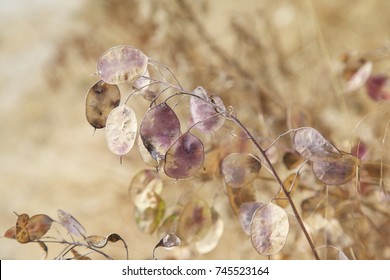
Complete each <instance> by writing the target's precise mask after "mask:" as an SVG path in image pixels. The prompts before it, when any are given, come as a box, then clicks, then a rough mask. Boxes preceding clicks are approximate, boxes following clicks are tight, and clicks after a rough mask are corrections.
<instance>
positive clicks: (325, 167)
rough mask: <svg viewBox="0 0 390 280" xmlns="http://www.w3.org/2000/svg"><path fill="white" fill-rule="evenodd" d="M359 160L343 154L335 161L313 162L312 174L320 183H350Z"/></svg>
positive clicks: (333, 184)
mask: <svg viewBox="0 0 390 280" xmlns="http://www.w3.org/2000/svg"><path fill="white" fill-rule="evenodd" d="M358 165H359V159H358V158H357V157H355V156H352V155H348V154H344V155H342V156H341V157H340V158H338V159H337V160H336V159H334V160H332V161H315V162H313V166H312V168H313V173H314V175H315V176H316V177H317V179H318V180H320V181H321V182H323V183H325V184H327V185H331V186H337V185H343V184H346V183H348V182H349V181H351V180H352V179H353V178H354V177H355V175H356V169H357V167H358Z"/></svg>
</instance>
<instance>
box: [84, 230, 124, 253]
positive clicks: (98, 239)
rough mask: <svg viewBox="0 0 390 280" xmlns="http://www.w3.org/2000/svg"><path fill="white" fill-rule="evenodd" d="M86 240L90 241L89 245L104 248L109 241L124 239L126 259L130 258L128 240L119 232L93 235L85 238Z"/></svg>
mask: <svg viewBox="0 0 390 280" xmlns="http://www.w3.org/2000/svg"><path fill="white" fill-rule="evenodd" d="M85 241H86V242H87V243H88V245H89V246H92V247H94V248H99V249H100V248H104V247H106V245H107V244H108V242H111V243H115V242H117V241H122V243H123V245H124V247H125V250H126V259H128V249H127V248H128V247H127V244H126V242H125V241H124V240H123V238H122V237H121V236H120V235H119V234H117V233H110V234H109V235H107V236H106V237H104V236H99V235H91V236H88V237H86V238H85Z"/></svg>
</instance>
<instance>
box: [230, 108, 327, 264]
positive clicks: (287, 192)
mask: <svg viewBox="0 0 390 280" xmlns="http://www.w3.org/2000/svg"><path fill="white" fill-rule="evenodd" d="M228 118H229V119H230V120H232V121H233V122H234V123H235V124H236V125H238V126H239V127H240V128H241V129H242V130H243V131H244V132H245V134H246V135H247V136H248V137H249V139H250V140H251V141H252V142H253V144H254V145H255V147H256V148H257V149H258V150H259V152H260V153H261V155H262V156H263V157H264V160H265V161H266V163H267V165H268V167H269V169H270V171H271V173H272V175H273V176H274V177H275V180H276V181H277V182H278V184H279V185H280V187H281V188H282V190H283V192H284V194H285V195H286V197H287V199H288V202H289V203H290V205H291V208H292V210H293V212H294V215H295V218H296V219H297V221H298V223H299V226H300V227H301V229H302V231H303V234H304V235H305V237H306V239H307V241H308V242H309V245H310V248H311V250H312V252H313V255H314V257H315V258H316V259H317V260H319V259H320V257H319V255H318V253H317V251H316V248H315V246H314V243H313V240H312V239H311V237H310V235H309V232H308V231H307V229H306V227H305V225H304V223H303V220H302V218H301V216H300V215H299V212H298V210H297V208H296V206H295V203H294V201H293V200H292V198H291V195H290V192H289V191H288V190H287V189H286V188H285V186H284V185H283V182H282V180H281V179H280V177H279V175H278V173H277V172H276V170H275V168H274V167H273V165H272V163H271V161H270V160H269V158H268V156H267V154H266V152H265V150H263V148H262V147H261V146H260V145H259V143H257V141H256V140H255V138H254V137H253V135H252V134H251V133H250V131H249V130H248V129H247V128H246V127H245V126H244V125H243V124H242V123H241V121H240V120H239V119H237V118H236V117H235V116H233V115H231V116H229V117H228Z"/></svg>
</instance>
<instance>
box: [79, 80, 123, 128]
mask: <svg viewBox="0 0 390 280" xmlns="http://www.w3.org/2000/svg"><path fill="white" fill-rule="evenodd" d="M120 99H121V94H120V91H119V88H118V86H116V85H109V84H107V83H105V82H103V81H101V80H100V81H98V82H96V83H95V84H94V85H93V86H92V87H91V88H90V90H89V91H88V94H87V98H86V101H85V115H86V117H87V121H88V122H89V124H90V125H92V126H93V127H94V128H103V127H105V126H106V120H107V117H108V115H109V114H110V112H111V111H112V110H113V109H114V108H116V107H118V106H119V102H120Z"/></svg>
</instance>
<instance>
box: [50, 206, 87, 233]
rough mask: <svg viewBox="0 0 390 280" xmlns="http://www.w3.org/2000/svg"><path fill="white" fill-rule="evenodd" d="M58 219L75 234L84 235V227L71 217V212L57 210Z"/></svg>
mask: <svg viewBox="0 0 390 280" xmlns="http://www.w3.org/2000/svg"><path fill="white" fill-rule="evenodd" d="M57 215H58V219H59V222H60V224H61V225H63V226H64V227H65V228H66V230H67V231H68V232H69V233H70V234H73V235H75V236H81V237H85V235H86V232H85V229H84V227H83V226H82V225H81V224H80V223H79V222H78V221H77V220H76V218H75V217H73V216H72V215H71V214H69V213H68V212H66V211H65V210H62V209H58V210H57Z"/></svg>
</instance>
